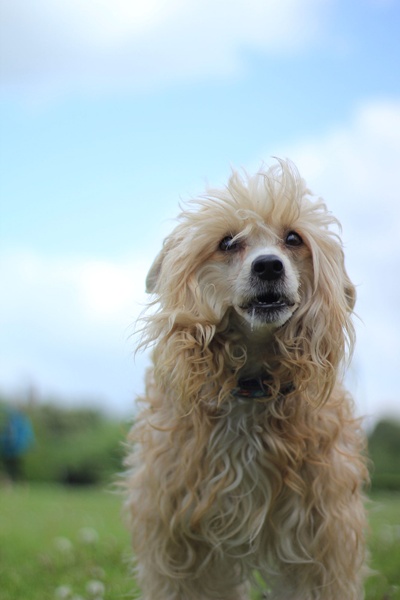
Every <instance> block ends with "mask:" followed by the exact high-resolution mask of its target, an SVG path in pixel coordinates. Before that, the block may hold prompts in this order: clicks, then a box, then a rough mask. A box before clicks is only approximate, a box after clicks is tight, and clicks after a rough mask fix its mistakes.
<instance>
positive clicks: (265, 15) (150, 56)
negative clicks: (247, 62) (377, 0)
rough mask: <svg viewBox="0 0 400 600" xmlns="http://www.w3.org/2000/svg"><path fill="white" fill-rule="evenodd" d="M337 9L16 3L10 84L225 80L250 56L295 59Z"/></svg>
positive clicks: (6, 31) (6, 18)
mask: <svg viewBox="0 0 400 600" xmlns="http://www.w3.org/2000/svg"><path fill="white" fill-rule="evenodd" d="M330 4H331V2H330V0H325V1H324V2H321V1H320V0H270V1H269V2H265V0H236V1H235V2H229V1H228V0H221V1H220V2H213V1H212V0H186V1H184V0H171V1H170V2H165V0H103V1H102V2H94V1H93V0H59V1H58V2H53V1H52V0H31V1H30V2H29V3H26V2H24V1H23V0H6V3H5V6H4V7H3V11H2V13H3V14H2V31H0V35H1V36H2V39H3V59H2V64H3V71H4V73H3V78H4V81H5V83H6V84H8V85H10V86H17V87H26V86H31V90H32V89H33V90H34V89H36V88H39V89H41V90H42V92H43V89H46V88H47V91H48V93H50V91H53V93H55V92H56V91H57V90H58V91H62V90H63V89H65V88H68V89H75V88H79V89H81V88H83V89H85V88H86V89H92V88H93V87H94V88H96V87H98V86H100V87H102V88H103V89H104V88H109V87H110V86H117V87H118V86H125V87H138V86H139V87H142V86H148V85H158V84H164V83H166V82H169V83H171V82H174V81H178V80H181V79H185V80H187V79H188V80H190V81H193V80H197V79H199V78H204V77H208V76H215V75H218V76H224V75H231V74H232V73H236V72H238V71H239V70H240V69H241V67H242V62H243V51H244V50H246V49H257V50H261V51H263V52H272V53H273V52H294V51H296V52H297V51H298V50H299V48H302V47H303V46H304V45H307V44H309V43H310V42H312V41H313V40H315V38H316V37H318V36H319V35H321V33H322V31H323V29H324V19H325V16H326V12H327V8H328V7H329V5H330Z"/></svg>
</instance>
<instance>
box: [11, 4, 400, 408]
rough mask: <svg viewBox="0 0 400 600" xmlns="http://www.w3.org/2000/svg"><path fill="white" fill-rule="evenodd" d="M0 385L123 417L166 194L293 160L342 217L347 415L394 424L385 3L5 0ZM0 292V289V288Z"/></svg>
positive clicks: (392, 92)
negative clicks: (352, 311)
mask: <svg viewBox="0 0 400 600" xmlns="http://www.w3.org/2000/svg"><path fill="white" fill-rule="evenodd" d="M1 15H2V18H1V23H2V28H3V31H1V32H0V35H1V40H2V42H1V78H2V87H1V92H0V107H1V130H2V134H1V138H2V139H1V184H0V185H1V188H0V191H1V264H0V267H1V272H2V274H1V279H2V282H3V284H4V291H3V292H2V296H1V300H0V302H1V312H0V324H1V329H2V332H3V333H2V338H3V339H2V344H1V354H2V356H1V357H0V358H1V364H0V390H3V391H6V392H20V391H21V390H23V389H25V388H26V387H27V386H29V385H33V386H35V388H36V390H37V392H38V393H39V394H41V395H43V396H49V395H51V396H59V397H61V398H64V401H65V402H68V403H70V404H78V403H81V402H83V401H84V402H89V401H90V402H99V403H100V404H101V406H103V407H105V408H107V410H109V411H115V412H116V413H118V414H127V413H129V412H130V411H131V410H132V404H133V397H134V395H135V394H136V393H137V392H138V391H139V392H140V391H141V389H142V379H143V369H144V363H145V361H146V359H145V357H138V358H137V359H136V364H134V360H133V357H132V353H133V348H134V343H133V340H132V338H131V337H130V333H131V331H132V327H131V326H132V323H133V322H134V320H135V318H136V317H137V315H138V313H139V312H140V309H141V305H142V304H143V302H145V296H144V293H143V288H144V277H145V274H146V271H147V269H148V267H149V265H150V264H151V261H152V259H153V257H154V256H155V254H156V253H157V251H158V248H159V246H160V244H161V242H162V239H163V237H164V236H165V235H166V234H167V233H168V231H169V230H170V229H171V228H172V226H173V222H172V219H173V218H174V217H175V216H176V214H177V212H178V204H179V202H180V200H181V199H188V198H190V197H192V196H195V195H196V194H198V193H201V192H202V191H203V189H204V187H205V185H206V184H207V183H209V184H211V185H213V186H215V185H223V184H224V182H225V180H226V178H227V176H228V174H229V172H230V169H231V167H232V166H234V167H237V168H240V167H244V168H246V169H247V170H249V171H254V170H256V169H257V168H258V167H259V165H260V163H261V161H265V162H267V163H271V162H272V161H273V159H272V156H282V157H289V158H291V159H292V160H294V162H295V163H296V164H297V166H298V167H299V169H300V171H301V173H302V175H303V176H304V177H305V179H306V180H307V182H308V183H309V186H310V187H311V189H312V190H313V191H314V192H315V193H316V194H317V195H321V196H323V197H324V198H325V200H326V201H327V203H328V205H329V207H330V209H331V210H332V211H333V212H334V213H335V214H336V216H338V217H339V219H340V220H341V221H342V224H343V238H344V241H345V245H346V254H347V263H348V268H349V271H350V275H351V277H352V279H353V280H354V281H355V282H356V284H357V285H358V295H359V302H358V306H357V310H358V314H359V315H360V317H361V319H362V321H361V320H360V321H358V324H357V332H358V338H359V344H358V347H357V352H356V355H355V359H354V362H353V367H352V369H351V372H350V374H349V384H350V385H351V387H352V389H353V392H354V393H355V395H356V398H357V405H358V410H359V412H360V413H362V414H365V413H366V414H368V415H370V418H371V420H374V419H376V418H379V417H380V416H382V415H385V414H396V415H397V416H400V396H399V392H398V383H397V377H396V375H397V371H398V369H399V364H400V363H399V354H400V353H399V352H398V347H397V346H398V343H397V338H398V335H399V330H400V321H399V316H398V311H397V310H396V309H397V299H398V297H399V294H400V284H399V282H398V275H397V274H398V273H399V271H400V251H399V247H398V242H397V240H398V231H399V228H400V202H399V193H398V191H397V190H398V183H397V176H398V171H399V168H400V68H399V62H400V39H399V38H400V36H399V34H398V32H399V30H400V7H399V4H398V3H397V2H396V1H395V0H363V1H361V0H355V1H352V2H347V1H345V0H237V1H236V2H232V1H231V2H227V1H226V0H221V1H220V2H218V3H216V2H211V1H210V0H202V1H200V0H185V1H183V0H171V1H170V2H168V3H167V2H163V1H162V0H147V1H146V2H142V1H133V0H129V1H128V0H103V2H101V3H99V2H93V1H89V0H79V1H78V0H60V1H59V2H57V3H55V2H52V0H31V2H29V5H27V4H26V2H24V1H23V0H13V1H11V0H1ZM2 287H3V285H2Z"/></svg>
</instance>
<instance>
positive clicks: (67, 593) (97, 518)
mask: <svg viewBox="0 0 400 600" xmlns="http://www.w3.org/2000/svg"><path fill="white" fill-rule="evenodd" d="M120 507H121V499H120V498H119V497H118V496H115V495H113V494H111V493H109V492H107V491H104V490H99V489H68V488H62V487H53V486H33V487H29V486H22V487H15V488H4V487H3V488H0V581H1V598H2V600H53V599H54V600H124V599H128V598H132V597H133V596H134V592H135V590H136V588H135V585H134V582H133V580H132V578H131V576H130V574H129V570H130V568H129V561H130V550H129V536H128V533H127V532H126V530H125V529H124V526H123V523H122V519H121V508H120ZM370 523H371V534H370V548H371V555H372V568H373V569H375V570H376V571H377V573H376V574H375V575H373V576H372V577H370V579H369V581H368V582H367V587H366V598H367V600H400V496H399V495H395V494H391V495H383V494H380V495H375V496H374V497H373V499H372V502H371V506H370ZM338 600H339V599H338ZM340 600H342V599H340ZM343 600H344V599H343Z"/></svg>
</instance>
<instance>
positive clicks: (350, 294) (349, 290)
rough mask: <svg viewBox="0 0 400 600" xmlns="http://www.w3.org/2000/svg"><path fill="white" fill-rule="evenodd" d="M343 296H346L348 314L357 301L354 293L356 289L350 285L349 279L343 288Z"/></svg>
mask: <svg viewBox="0 0 400 600" xmlns="http://www.w3.org/2000/svg"><path fill="white" fill-rule="evenodd" d="M344 294H345V296H346V300H347V305H348V307H349V310H350V312H351V311H352V310H353V309H354V306H355V303H356V299H357V292H356V288H355V286H354V285H353V284H352V283H351V281H350V279H348V280H347V282H346V285H345V288H344Z"/></svg>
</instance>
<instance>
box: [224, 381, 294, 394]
mask: <svg viewBox="0 0 400 600" xmlns="http://www.w3.org/2000/svg"><path fill="white" fill-rule="evenodd" d="M271 382H272V378H271V377H269V376H267V377H254V378H243V379H238V385H237V387H235V388H233V390H232V392H231V393H232V396H235V397H237V396H240V397H241V398H270V397H271V396H272V393H271ZM293 390H294V386H293V384H292V383H287V384H285V385H283V386H281V388H280V390H279V395H280V396H286V395H287V394H290V393H291V392H293Z"/></svg>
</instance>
